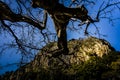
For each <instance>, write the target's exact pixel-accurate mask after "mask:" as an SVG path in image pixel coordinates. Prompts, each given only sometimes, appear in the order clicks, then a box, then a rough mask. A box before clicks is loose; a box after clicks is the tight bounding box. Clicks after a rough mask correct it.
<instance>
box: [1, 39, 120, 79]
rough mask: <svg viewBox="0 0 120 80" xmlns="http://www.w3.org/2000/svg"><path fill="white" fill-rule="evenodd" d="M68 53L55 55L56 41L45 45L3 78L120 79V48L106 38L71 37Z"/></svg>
mask: <svg viewBox="0 0 120 80" xmlns="http://www.w3.org/2000/svg"><path fill="white" fill-rule="evenodd" d="M68 49H69V53H68V55H63V53H61V55H60V56H58V57H52V55H53V54H55V52H56V51H58V49H57V43H56V42H51V43H49V44H48V45H46V46H45V47H43V48H42V49H41V50H40V52H39V53H38V54H37V55H36V56H35V58H34V60H33V61H31V62H30V63H28V64H26V65H24V66H22V67H20V68H19V69H18V70H16V71H15V72H10V73H7V74H4V75H2V76H1V79H0V80H109V79H114V80H118V79H120V76H119V75H120V62H119V61H120V52H117V51H115V49H114V48H113V47H112V46H111V45H110V44H109V43H108V42H107V41H106V40H104V39H98V38H95V37H89V38H86V39H81V40H75V39H72V40H70V41H68Z"/></svg>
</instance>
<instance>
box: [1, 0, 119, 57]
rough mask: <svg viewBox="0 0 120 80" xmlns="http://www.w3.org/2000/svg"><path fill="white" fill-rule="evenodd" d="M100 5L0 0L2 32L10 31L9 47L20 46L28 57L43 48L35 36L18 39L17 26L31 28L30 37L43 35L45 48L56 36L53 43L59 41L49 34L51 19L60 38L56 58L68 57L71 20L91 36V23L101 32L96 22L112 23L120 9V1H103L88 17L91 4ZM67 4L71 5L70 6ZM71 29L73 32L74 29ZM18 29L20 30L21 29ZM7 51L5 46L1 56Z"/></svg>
mask: <svg viewBox="0 0 120 80" xmlns="http://www.w3.org/2000/svg"><path fill="white" fill-rule="evenodd" d="M65 2H66V3H65ZM97 2H98V0H32V1H31V0H9V1H6V2H3V1H0V21H1V27H0V29H3V30H4V31H6V30H7V31H8V32H9V33H10V34H11V35H12V37H13V38H14V40H13V42H11V44H9V45H7V46H10V47H11V46H12V47H17V48H18V49H19V50H20V51H21V53H23V54H24V55H26V54H27V53H30V52H32V51H31V50H39V49H40V46H37V45H38V43H36V45H34V37H35V36H34V35H32V36H30V37H28V38H26V36H25V35H24V30H23V33H22V35H19V36H18V34H19V33H16V31H15V29H16V27H18V28H22V29H25V28H26V26H27V27H28V28H30V29H27V30H26V29H25V30H26V31H28V34H31V33H37V34H40V36H42V37H40V39H41V41H40V43H41V44H42V45H44V44H46V43H48V42H50V41H52V39H53V35H54V40H56V36H55V34H54V33H51V32H49V28H50V27H49V26H48V25H47V23H48V20H49V19H50V18H51V19H52V20H53V22H54V24H55V25H54V26H55V30H56V32H57V37H58V42H57V43H58V45H57V46H58V50H57V51H53V52H54V54H53V57H58V56H59V55H61V53H63V54H64V55H67V54H68V52H69V50H68V47H67V33H66V30H67V29H66V28H67V25H68V23H69V22H70V21H72V22H78V21H79V25H78V26H83V25H86V28H85V31H84V33H85V34H87V35H89V32H88V31H87V30H88V27H89V25H90V24H94V26H95V27H96V29H98V28H97V26H96V25H95V23H96V22H99V21H100V20H101V19H108V20H109V21H111V22H112V21H113V19H112V17H111V15H110V14H113V13H112V10H113V8H116V9H120V1H117V0H116V1H112V0H101V4H100V5H98V10H97V12H96V13H95V16H94V17H93V16H91V15H90V14H89V12H90V11H89V10H88V9H87V8H89V7H91V5H96V3H97ZM12 3H14V4H15V6H16V8H15V10H14V9H12V8H11V7H14V6H13V5H11V4H12ZM67 3H68V4H69V5H67ZM32 9H33V10H32ZM36 9H37V10H38V12H37V11H36V12H35V10H36ZM36 14H37V15H36ZM39 16H40V17H41V20H40V19H39ZM7 21H8V22H7ZM18 22H25V23H28V24H30V25H29V26H28V25H24V23H18ZM49 25H50V23H49ZM36 28H37V29H39V32H38V30H37V31H34V30H36ZM72 28H73V29H74V26H73V27H72ZM45 29H46V31H44V30H45ZM17 30H18V31H19V29H17ZM31 30H32V31H31ZM98 33H99V32H98ZM25 34H26V33H25ZM51 35H52V38H51ZM30 38H31V39H30ZM27 39H28V40H29V41H28V40H27ZM5 48H6V47H5V46H4V47H3V49H2V50H1V53H2V52H3V50H4V49H5Z"/></svg>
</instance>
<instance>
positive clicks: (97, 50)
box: [32, 37, 114, 70]
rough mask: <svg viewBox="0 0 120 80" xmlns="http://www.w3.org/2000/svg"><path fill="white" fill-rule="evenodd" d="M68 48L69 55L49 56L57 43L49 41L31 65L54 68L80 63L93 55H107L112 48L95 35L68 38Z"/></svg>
mask: <svg viewBox="0 0 120 80" xmlns="http://www.w3.org/2000/svg"><path fill="white" fill-rule="evenodd" d="M68 48H69V55H63V54H62V53H61V54H62V55H60V56H59V58H54V57H52V58H50V56H51V54H52V51H54V50H56V49H57V43H50V44H48V45H47V46H45V47H44V48H43V49H42V50H41V51H40V52H39V53H38V55H37V56H36V57H35V60H34V61H33V63H32V64H33V65H32V66H33V67H35V66H38V68H39V66H41V67H42V68H44V69H48V68H53V69H55V68H58V66H59V67H60V66H62V67H63V66H66V64H67V65H71V64H81V63H82V62H84V61H87V60H89V59H90V58H91V57H93V56H95V57H101V58H102V56H103V55H107V54H108V53H109V52H110V51H113V50H114V49H113V48H112V47H111V46H110V44H109V43H108V42H107V41H105V40H103V39H97V38H95V37H89V38H87V39H83V40H70V41H69V42H68ZM38 63H39V64H38ZM35 69H36V68H35ZM37 70H38V69H37Z"/></svg>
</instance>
